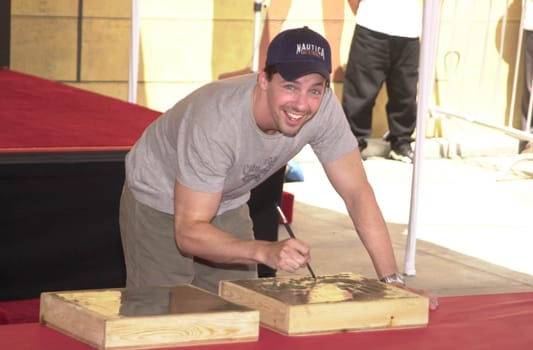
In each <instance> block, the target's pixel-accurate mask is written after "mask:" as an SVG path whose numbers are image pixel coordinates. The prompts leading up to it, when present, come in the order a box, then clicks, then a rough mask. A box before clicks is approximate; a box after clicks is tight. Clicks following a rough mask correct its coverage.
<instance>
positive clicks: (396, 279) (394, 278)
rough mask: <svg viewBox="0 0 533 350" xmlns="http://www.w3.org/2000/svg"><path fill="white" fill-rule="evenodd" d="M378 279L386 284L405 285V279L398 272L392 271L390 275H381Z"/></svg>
mask: <svg viewBox="0 0 533 350" xmlns="http://www.w3.org/2000/svg"><path fill="white" fill-rule="evenodd" d="M379 280H380V281H381V282H383V283H387V284H400V285H402V286H405V279H404V278H403V276H402V275H401V274H399V273H398V272H396V273H393V274H392V275H388V276H385V277H382V278H380V279H379Z"/></svg>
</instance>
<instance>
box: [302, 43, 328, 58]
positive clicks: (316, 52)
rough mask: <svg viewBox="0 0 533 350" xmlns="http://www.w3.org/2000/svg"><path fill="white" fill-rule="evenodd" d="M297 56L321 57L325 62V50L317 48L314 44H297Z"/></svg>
mask: <svg viewBox="0 0 533 350" xmlns="http://www.w3.org/2000/svg"><path fill="white" fill-rule="evenodd" d="M296 54H297V55H312V56H317V57H321V58H322V59H323V60H324V59H325V58H324V49H323V48H322V47H320V46H316V45H314V44H306V43H301V44H296Z"/></svg>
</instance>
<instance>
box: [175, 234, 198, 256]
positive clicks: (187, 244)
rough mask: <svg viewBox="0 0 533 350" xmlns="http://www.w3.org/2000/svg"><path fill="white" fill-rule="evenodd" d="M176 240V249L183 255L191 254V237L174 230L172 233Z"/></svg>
mask: <svg viewBox="0 0 533 350" xmlns="http://www.w3.org/2000/svg"><path fill="white" fill-rule="evenodd" d="M174 237H175V240H176V247H178V250H179V251H180V253H181V254H183V255H191V256H192V255H193V254H192V242H191V239H189V238H187V236H186V235H184V234H183V233H181V232H179V231H178V230H176V233H175V235H174Z"/></svg>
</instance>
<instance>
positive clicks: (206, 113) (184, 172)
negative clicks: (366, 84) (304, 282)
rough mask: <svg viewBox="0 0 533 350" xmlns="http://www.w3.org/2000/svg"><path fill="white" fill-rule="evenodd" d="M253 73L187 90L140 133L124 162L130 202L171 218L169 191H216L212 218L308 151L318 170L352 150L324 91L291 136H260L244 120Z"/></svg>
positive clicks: (333, 101)
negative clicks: (218, 197)
mask: <svg viewBox="0 0 533 350" xmlns="http://www.w3.org/2000/svg"><path fill="white" fill-rule="evenodd" d="M256 82H257V75H256V74H249V75H245V76H240V77H237V78H231V79H225V80H220V81H216V82H213V83H210V84H207V85H205V86H203V87H201V88H199V89H198V90H196V91H194V92H193V93H191V94H190V95H188V96H187V97H185V98H184V99H182V100H181V101H179V102H178V103H177V104H176V105H174V106H173V107H172V108H171V109H169V110H168V111H167V112H165V113H164V114H163V115H162V116H161V117H159V118H158V119H157V120H155V121H154V122H153V123H152V124H151V125H150V126H148V128H147V129H146V130H145V131H144V133H143V135H142V136H141V138H140V139H139V140H138V141H137V142H136V144H135V145H134V146H133V148H132V149H131V151H130V152H129V153H128V154H127V156H126V181H127V183H128V186H129V187H130V188H131V190H132V192H133V194H134V196H135V198H136V199H137V200H138V201H140V202H141V203H143V204H145V205H148V206H150V207H152V208H154V209H156V210H159V211H162V212H165V213H169V214H173V213H174V184H175V182H176V181H178V182H179V183H180V184H182V185H184V186H186V187H188V188H191V189H193V190H195V191H202V192H212V193H215V192H221V193H222V201H221V203H220V206H219V208H218V212H217V215H218V214H221V213H223V212H225V211H227V210H230V209H233V208H237V207H239V206H240V205H242V204H244V203H246V202H247V201H248V199H249V197H250V190H251V189H252V188H254V187H256V186H257V185H258V184H259V183H261V182H262V181H264V180H265V179H266V178H267V177H269V176H270V175H271V174H273V173H274V172H276V171H277V170H278V169H280V168H281V167H282V166H284V165H285V164H286V163H287V162H288V161H289V160H291V159H292V158H293V157H294V156H295V155H296V154H297V153H298V152H299V151H300V150H301V149H302V148H303V147H304V146H305V145H306V144H309V145H310V146H311V148H312V149H313V151H314V152H315V154H316V155H317V157H318V159H319V160H320V162H322V163H327V162H330V161H332V160H335V159H337V158H339V157H341V156H342V155H344V154H346V153H348V152H349V151H351V150H353V149H355V148H356V147H357V141H356V139H355V137H354V136H353V134H352V132H351V131H350V129H349V126H348V122H347V121H346V117H345V116H344V112H343V110H342V107H341V106H340V103H339V101H338V99H337V98H336V96H335V95H334V94H333V92H332V91H331V89H327V90H326V92H325V95H324V98H323V100H322V104H321V106H320V109H319V111H318V112H317V114H316V115H315V116H314V117H313V118H312V119H311V120H310V121H308V122H307V124H305V125H304V126H303V127H302V129H301V130H300V132H299V133H298V134H297V135H296V136H294V137H288V136H285V135H282V134H275V135H267V134H265V133H264V132H262V131H261V130H260V129H259V127H258V126H257V124H256V123H255V120H254V118H253V115H252V92H253V90H254V87H255V84H256Z"/></svg>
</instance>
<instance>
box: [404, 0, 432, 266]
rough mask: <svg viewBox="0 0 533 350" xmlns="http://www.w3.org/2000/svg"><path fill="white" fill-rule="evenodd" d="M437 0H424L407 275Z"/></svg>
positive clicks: (411, 256) (412, 258)
mask: <svg viewBox="0 0 533 350" xmlns="http://www.w3.org/2000/svg"><path fill="white" fill-rule="evenodd" d="M438 2H439V1H438V0H425V1H424V16H423V23H422V24H423V26H422V37H421V44H420V64H419V69H420V76H419V84H418V89H419V90H418V106H417V121H416V130H417V131H416V140H415V142H416V143H415V159H414V162H413V179H412V184H411V208H410V213H409V229H408V234H407V244H406V248H405V269H404V273H405V274H406V275H408V276H414V275H415V274H416V268H415V254H416V236H417V230H418V224H419V223H418V217H417V213H418V205H419V195H418V190H419V189H418V185H419V179H420V174H421V172H422V165H423V161H422V160H423V159H424V140H425V132H426V118H427V115H428V107H429V100H430V97H431V92H432V90H433V81H434V74H435V56H436V49H437V45H436V42H437V32H438V22H439V7H438Z"/></svg>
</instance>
